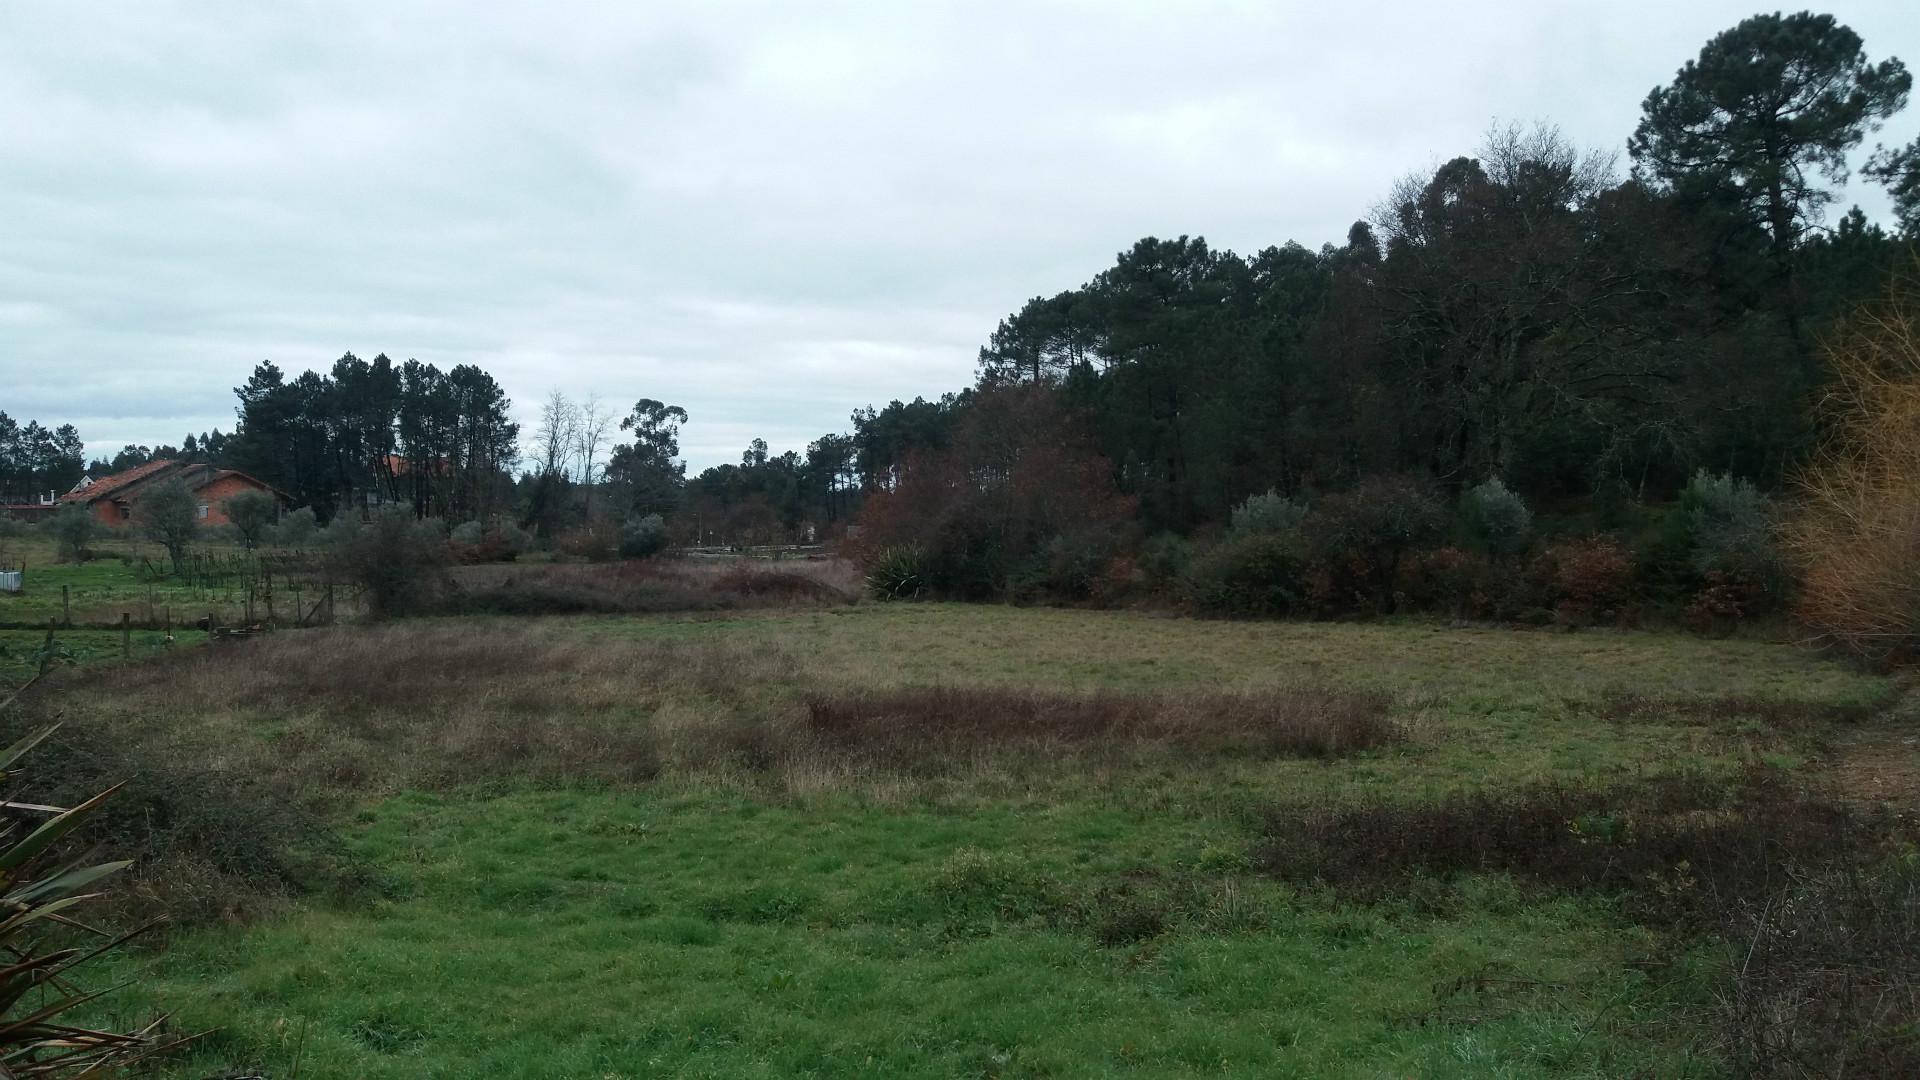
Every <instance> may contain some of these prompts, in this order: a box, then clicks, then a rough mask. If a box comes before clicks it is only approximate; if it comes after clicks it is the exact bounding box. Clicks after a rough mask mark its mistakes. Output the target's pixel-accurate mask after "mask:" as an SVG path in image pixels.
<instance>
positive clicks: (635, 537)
mask: <svg viewBox="0 0 1920 1080" xmlns="http://www.w3.org/2000/svg"><path fill="white" fill-rule="evenodd" d="M666 549H667V523H666V521H665V520H664V519H662V518H661V517H660V515H659V514H648V515H646V516H645V517H636V518H630V519H628V521H627V523H626V525H625V527H623V528H622V529H621V530H620V557H621V558H623V559H647V558H652V557H653V556H655V555H658V554H660V553H661V552H662V551H665V550H666Z"/></svg>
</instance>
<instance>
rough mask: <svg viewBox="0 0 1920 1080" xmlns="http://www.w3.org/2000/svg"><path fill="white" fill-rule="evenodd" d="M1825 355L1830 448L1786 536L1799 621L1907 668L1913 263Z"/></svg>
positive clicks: (1914, 612)
mask: <svg viewBox="0 0 1920 1080" xmlns="http://www.w3.org/2000/svg"><path fill="white" fill-rule="evenodd" d="M1826 354H1827V357H1826V358H1827V364H1828V366H1829V368H1831V369H1832V371H1833V376H1834V377H1833V383H1832V386H1831V389H1830V390H1829V392H1828V395H1827V399H1826V403H1825V411H1826V414H1827V415H1826V420H1827V424H1828V427H1829V429H1830V430H1831V431H1832V432H1833V438H1832V440H1831V441H1830V442H1829V443H1828V444H1827V445H1826V446H1825V447H1824V448H1823V449H1822V451H1821V453H1820V454H1819V456H1818V457H1816V458H1815V460H1814V461H1813V463H1812V464H1811V465H1810V466H1809V467H1808V468H1807V469H1806V470H1805V471H1804V472H1803V473H1801V475H1800V477H1799V481H1800V486H1801V489H1802V492H1803V498H1802V500H1801V503H1802V509H1801V510H1800V512H1799V513H1797V514H1795V515H1794V516H1793V517H1792V518H1791V519H1790V520H1789V521H1788V523H1787V529H1786V538H1787V547H1788V549H1789V550H1790V551H1791V552H1792V554H1793V557H1794V560H1795V561H1796V562H1797V563H1798V565H1799V569H1800V591H1799V597H1798V602H1797V606H1796V613H1797V614H1798V615H1799V617H1800V618H1801V619H1802V620H1804V621H1805V622H1806V623H1807V624H1808V625H1809V626H1811V627H1813V628H1814V629H1815V630H1816V631H1818V632H1819V633H1820V634H1822V635H1823V636H1825V637H1826V638H1827V639H1828V640H1831V641H1833V642H1835V643H1837V644H1839V645H1841V646H1843V647H1845V648H1848V649H1850V650H1852V651H1854V652H1856V653H1858V654H1860V655H1863V656H1867V657H1871V658H1874V659H1882V660H1886V659H1892V660H1899V659H1904V658H1905V657H1907V656H1908V655H1910V654H1911V653H1912V651H1913V649H1914V647H1915V646H1916V645H1920V439H1916V438H1914V434H1913V433H1914V432H1915V431H1916V430H1920V261H1917V262H1915V263H1913V264H1911V265H1910V266H1909V267H1908V268H1907V270H1906V272H1905V273H1904V274H1902V275H1900V276H1899V277H1898V278H1897V279H1896V280H1895V281H1894V284H1893V288H1892V290H1891V291H1890V293H1889V295H1888V296H1887V298H1886V299H1884V300H1882V301H1880V302H1878V303H1875V304H1871V305H1868V306H1866V307H1863V308H1862V309H1860V310H1859V311H1858V312H1855V313H1854V314H1853V315H1852V316H1851V317H1849V318H1848V319H1847V320H1846V321H1845V322H1843V323H1842V324H1841V325H1840V327H1839V329H1838V330H1837V331H1836V332H1835V333H1834V335H1833V336H1832V338H1831V340H1830V344H1829V345H1828V348H1827V350H1826Z"/></svg>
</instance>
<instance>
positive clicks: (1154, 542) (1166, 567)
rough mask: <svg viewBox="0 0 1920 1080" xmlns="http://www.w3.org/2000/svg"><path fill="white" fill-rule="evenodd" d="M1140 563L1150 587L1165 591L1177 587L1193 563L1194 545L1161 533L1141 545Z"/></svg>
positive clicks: (1174, 536) (1173, 535)
mask: <svg viewBox="0 0 1920 1080" xmlns="http://www.w3.org/2000/svg"><path fill="white" fill-rule="evenodd" d="M1139 562H1140V572H1141V574H1143V575H1144V576H1145V577H1146V579H1147V584H1148V585H1149V586H1151V587H1153V588H1156V589H1164V588H1167V587H1169V586H1173V585H1177V584H1179V583H1180V582H1181V581H1182V580H1183V579H1184V578H1185V577H1186V575H1187V568H1188V567H1189V566H1191V565H1192V563H1193V545H1192V544H1190V543H1188V542H1187V540H1186V538H1184V537H1181V536H1177V535H1175V534H1173V533H1159V534H1156V535H1154V536H1152V537H1149V538H1148V539H1147V542H1146V543H1144V544H1142V545H1140V560H1139Z"/></svg>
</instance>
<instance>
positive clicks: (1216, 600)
mask: <svg viewBox="0 0 1920 1080" xmlns="http://www.w3.org/2000/svg"><path fill="white" fill-rule="evenodd" d="M1306 576H1307V563H1306V559H1305V557H1304V555H1303V553H1302V551H1301V549H1300V542H1299V538H1298V537H1297V536H1292V535H1288V534H1285V533H1273V532H1257V531H1256V532H1246V533H1239V534H1236V535H1234V536H1231V537H1229V538H1228V539H1227V540H1225V541H1223V542H1221V543H1219V544H1216V545H1215V546H1213V547H1212V548H1209V549H1208V550H1207V551H1206V552H1205V553H1204V554H1202V555H1201V556H1200V557H1198V558H1197V559H1195V560H1194V561H1193V564H1192V565H1191V567H1189V568H1188V570H1187V571H1186V575H1185V577H1186V588H1187V597H1188V599H1189V600H1191V601H1192V603H1193V606H1194V607H1195V608H1197V609H1199V610H1200V611H1202V612H1205V613H1207V614H1209V615H1225V616H1229V617H1235V618H1261V617H1272V616H1277V615H1292V614H1297V613H1299V612H1301V611H1303V610H1304V608H1305V603H1306Z"/></svg>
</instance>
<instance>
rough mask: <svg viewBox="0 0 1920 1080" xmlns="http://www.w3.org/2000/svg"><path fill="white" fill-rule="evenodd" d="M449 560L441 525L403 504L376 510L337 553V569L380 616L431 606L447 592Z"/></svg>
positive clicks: (400, 613) (345, 540)
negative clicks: (421, 518) (418, 518)
mask: <svg viewBox="0 0 1920 1080" xmlns="http://www.w3.org/2000/svg"><path fill="white" fill-rule="evenodd" d="M446 563H447V548H446V544H445V543H444V542H442V541H441V540H440V539H439V530H438V528H435V527H431V526H428V525H427V523H423V522H418V521H415V520H414V517H413V515H412V513H410V512H408V511H407V510H405V509H402V508H399V507H393V508H389V509H387V510H385V511H383V512H381V513H379V514H376V515H375V516H374V518H373V520H371V521H369V522H368V523H367V524H366V525H365V526H363V527H361V528H359V529H357V530H355V531H354V533H353V534H352V535H351V536H349V537H346V538H344V539H343V540H342V541H341V542H340V544H339V546H338V547H337V548H336V549H335V550H334V552H333V564H334V570H335V572H336V573H338V574H339V575H340V576H341V577H342V578H343V579H344V580H346V581H349V582H351V583H353V584H354V585H357V586H358V587H359V589H360V594H361V596H362V598H363V599H364V600H365V601H366V605H367V613H368V614H369V615H371V616H372V617H374V618H376V619H386V618H394V617H397V616H403V615H411V614H415V613H418V612H421V611H425V610H427V609H428V608H430V607H431V606H432V605H433V604H434V603H435V602H436V601H437V600H438V599H439V598H440V596H441V595H442V594H443V593H444V592H445V589H446V585H447V579H446Z"/></svg>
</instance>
